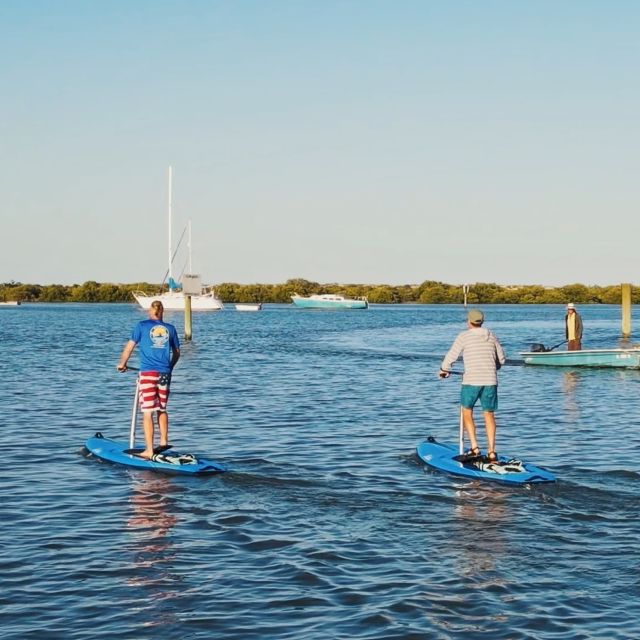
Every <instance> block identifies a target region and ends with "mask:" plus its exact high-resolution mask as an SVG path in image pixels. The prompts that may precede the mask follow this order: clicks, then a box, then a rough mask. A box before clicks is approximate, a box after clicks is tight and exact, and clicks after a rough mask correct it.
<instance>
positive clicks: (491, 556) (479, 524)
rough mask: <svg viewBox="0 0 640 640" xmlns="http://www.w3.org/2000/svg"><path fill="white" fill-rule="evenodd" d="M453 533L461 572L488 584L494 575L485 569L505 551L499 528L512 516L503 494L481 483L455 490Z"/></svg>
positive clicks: (493, 580) (500, 581) (494, 565)
mask: <svg viewBox="0 0 640 640" xmlns="http://www.w3.org/2000/svg"><path fill="white" fill-rule="evenodd" d="M455 496H456V502H455V507H454V510H453V516H454V518H453V522H452V532H453V536H454V539H456V540H457V541H458V542H459V545H460V551H461V553H460V556H459V561H460V566H459V569H460V574H461V575H464V576H467V577H476V578H480V579H481V581H483V582H486V584H487V585H489V584H494V585H495V584H504V581H503V580H499V582H498V583H496V580H495V576H494V575H493V574H489V575H491V578H488V576H487V572H488V571H492V570H493V569H495V568H496V561H497V560H498V559H499V558H500V556H502V555H503V554H504V552H505V540H504V536H503V535H502V527H503V526H504V524H505V523H508V522H509V520H510V519H511V518H512V517H513V514H511V513H509V507H508V505H507V504H506V503H505V495H503V494H501V493H500V492H498V491H491V490H490V491H487V490H486V488H483V486H482V485H480V484H478V485H477V486H476V487H473V486H472V487H468V488H465V489H462V490H458V491H456V493H455Z"/></svg>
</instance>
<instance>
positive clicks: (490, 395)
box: [460, 384, 498, 413]
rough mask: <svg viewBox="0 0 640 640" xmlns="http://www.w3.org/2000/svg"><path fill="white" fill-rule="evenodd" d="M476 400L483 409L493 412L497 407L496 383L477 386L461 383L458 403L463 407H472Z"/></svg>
mask: <svg viewBox="0 0 640 640" xmlns="http://www.w3.org/2000/svg"><path fill="white" fill-rule="evenodd" d="M478 400H480V406H481V407H482V410H483V411H490V412H491V413H493V412H494V411H495V410H496V409H497V408H498V385H497V384H492V385H487V386H483V387H478V386H476V385H474V384H463V385H462V389H461V390H460V404H461V405H462V406H463V407H464V408H465V409H473V407H474V406H475V404H476V402H478Z"/></svg>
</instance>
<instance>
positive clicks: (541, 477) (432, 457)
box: [417, 438, 556, 485]
mask: <svg viewBox="0 0 640 640" xmlns="http://www.w3.org/2000/svg"><path fill="white" fill-rule="evenodd" d="M458 453H459V452H458V450H457V449H456V447H453V446H451V445H448V444H441V443H439V442H436V441H435V439H434V438H429V440H428V441H427V442H422V443H421V444H419V445H418V448H417V454H418V457H419V458H420V459H421V460H422V461H423V462H424V463H425V464H427V465H429V466H430V467H433V468H434V469H437V470H438V471H444V472H445V473H450V474H453V475H456V476H463V477H465V478H475V479H478V480H489V481H491V482H501V483H503V484H511V485H517V484H540V483H545V482H555V481H556V477H555V476H554V475H553V474H552V473H550V472H549V471H546V470H545V469H541V468H540V467H534V466H533V465H532V464H528V463H524V464H523V466H524V468H525V471H524V472H510V473H502V474H501V473H495V472H491V471H482V470H480V469H478V468H477V467H474V466H472V465H470V464H468V463H462V462H458V461H457V460H454V459H453V457H454V456H456V455H458ZM499 459H500V462H507V461H508V460H509V458H505V457H504V456H500V457H499Z"/></svg>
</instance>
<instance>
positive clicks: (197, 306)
mask: <svg viewBox="0 0 640 640" xmlns="http://www.w3.org/2000/svg"><path fill="white" fill-rule="evenodd" d="M168 200H169V270H168V272H167V275H168V279H167V283H168V287H169V290H168V291H164V292H162V293H158V294H156V295H153V294H148V293H146V292H143V291H134V292H133V297H134V298H135V299H136V301H137V302H138V304H139V305H140V306H141V307H142V308H143V309H145V310H149V309H150V308H151V303H152V302H153V301H154V300H160V302H162V306H163V307H164V308H165V310H166V311H184V306H185V294H184V292H183V291H182V290H181V287H180V285H179V284H178V283H176V282H175V281H174V279H173V271H172V268H173V248H172V246H171V167H169V198H168ZM189 272H190V273H191V221H189ZM223 308H224V305H223V304H222V300H219V299H218V298H216V294H215V291H214V290H213V288H211V287H210V288H207V287H203V288H202V291H201V292H200V293H199V294H197V295H191V309H192V311H219V310H220V309H223Z"/></svg>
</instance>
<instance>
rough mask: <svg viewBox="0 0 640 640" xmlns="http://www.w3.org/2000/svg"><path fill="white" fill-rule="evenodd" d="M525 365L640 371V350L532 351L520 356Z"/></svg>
mask: <svg viewBox="0 0 640 640" xmlns="http://www.w3.org/2000/svg"><path fill="white" fill-rule="evenodd" d="M520 355H521V356H522V358H523V360H524V363H525V364H532V365H541V366H547V367H615V368H622V369H640V349H583V350H582V351H548V352H545V351H542V352H537V351H532V352H529V351H528V352H525V353H521V354H520Z"/></svg>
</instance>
